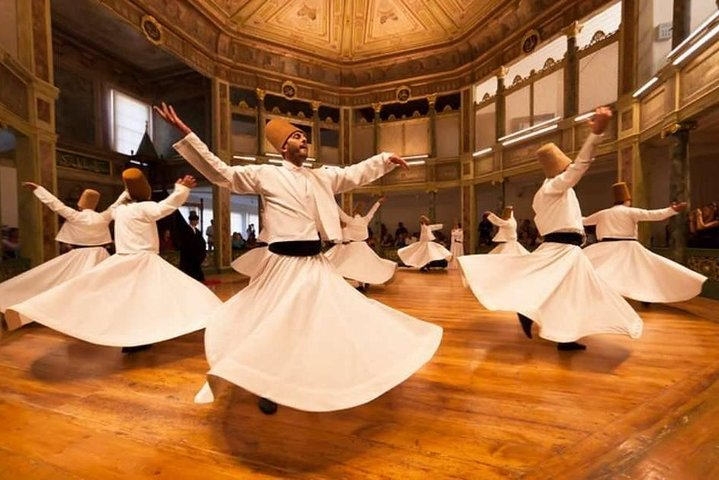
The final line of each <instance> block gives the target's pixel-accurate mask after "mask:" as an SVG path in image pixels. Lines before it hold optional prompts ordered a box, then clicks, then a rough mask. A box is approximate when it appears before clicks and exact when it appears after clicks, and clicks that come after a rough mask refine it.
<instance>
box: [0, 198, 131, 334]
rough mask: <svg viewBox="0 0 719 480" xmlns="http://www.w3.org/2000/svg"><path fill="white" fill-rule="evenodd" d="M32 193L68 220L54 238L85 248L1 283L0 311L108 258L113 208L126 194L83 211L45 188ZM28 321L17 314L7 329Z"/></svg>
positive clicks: (76, 249) (71, 251)
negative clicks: (99, 207)
mask: <svg viewBox="0 0 719 480" xmlns="http://www.w3.org/2000/svg"><path fill="white" fill-rule="evenodd" d="M33 193H34V194H35V196H36V197H37V198H38V199H40V201H41V202H42V203H44V204H45V205H47V207H48V208H50V210H52V211H53V212H55V213H57V214H58V215H60V216H61V217H63V218H64V219H65V223H63V225H62V227H60V231H59V232H58V234H57V236H56V237H55V240H57V241H58V242H63V243H67V244H70V245H77V246H82V247H84V248H74V249H72V250H70V251H69V252H67V253H65V254H63V255H59V256H57V257H55V258H53V259H52V260H49V261H47V262H45V263H43V264H40V265H38V266H37V267H35V268H33V269H31V270H28V271H27V272H23V273H21V274H20V275H18V276H16V277H13V278H11V279H9V280H6V281H5V282H3V283H0V313H5V310H7V309H8V308H9V307H10V306H12V305H15V304H16V303H21V302H24V301H25V300H27V299H29V298H32V297H34V296H35V295H38V294H40V293H43V292H45V291H47V290H49V289H51V288H53V287H55V286H57V285H60V284H61V283H63V282H66V281H67V280H70V279H71V278H74V277H76V276H78V275H80V274H81V273H83V272H86V271H87V270H89V269H91V268H92V267H94V266H95V265H97V264H98V263H100V262H102V261H103V260H105V259H107V258H109V257H110V254H109V253H108V252H107V249H106V248H105V247H104V246H103V245H106V244H108V243H111V242H112V238H111V237H110V229H109V228H108V224H109V223H110V221H111V220H112V210H113V209H114V208H115V207H117V205H119V203H120V202H122V201H123V200H124V199H125V196H124V195H120V197H119V198H118V199H117V200H116V201H115V203H113V204H112V205H111V206H110V207H109V208H107V209H106V210H105V211H103V212H96V211H95V210H91V209H84V210H81V211H80V210H75V209H74V208H71V207H68V206H67V205H65V204H64V203H62V201H60V200H59V199H58V198H56V197H55V196H54V195H53V194H51V193H50V192H48V191H47V190H46V189H45V188H43V187H37V188H36V189H35V190H34V191H33ZM18 320H19V322H18ZM28 321H29V320H27V319H22V318H18V317H14V319H13V320H12V321H10V320H8V328H9V329H11V330H12V329H15V328H18V327H20V326H21V325H24V324H25V323H27V322H28Z"/></svg>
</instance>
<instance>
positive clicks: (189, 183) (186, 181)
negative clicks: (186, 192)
mask: <svg viewBox="0 0 719 480" xmlns="http://www.w3.org/2000/svg"><path fill="white" fill-rule="evenodd" d="M175 183H179V184H180V185H184V186H186V187H187V188H195V187H196V186H197V180H195V177H193V176H192V175H185V176H184V177H182V178H178V179H177V181H176V182H175Z"/></svg>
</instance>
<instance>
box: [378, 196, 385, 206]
mask: <svg viewBox="0 0 719 480" xmlns="http://www.w3.org/2000/svg"><path fill="white" fill-rule="evenodd" d="M385 200H387V197H384V196H382V197H379V198H378V199H377V201H378V202H379V204H380V205H382V204H383V203H384V202H385Z"/></svg>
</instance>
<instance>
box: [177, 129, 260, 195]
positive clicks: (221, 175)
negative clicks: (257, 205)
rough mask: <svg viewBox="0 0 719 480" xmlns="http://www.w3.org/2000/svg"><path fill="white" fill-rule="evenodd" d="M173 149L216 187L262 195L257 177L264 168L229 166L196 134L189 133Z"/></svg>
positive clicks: (257, 166) (256, 166)
mask: <svg viewBox="0 0 719 480" xmlns="http://www.w3.org/2000/svg"><path fill="white" fill-rule="evenodd" d="M173 147H174V148H175V150H177V152H178V153H179V154H180V155H182V157H183V158H184V159H185V160H187V162H188V163H189V164H190V165H192V166H193V167H195V168H196V169H197V171H198V172H200V173H201V174H202V175H203V176H204V177H205V178H206V179H207V180H209V181H210V182H212V183H214V184H215V185H218V186H220V187H225V188H229V189H231V190H232V191H233V192H236V193H261V192H260V191H259V189H260V187H259V184H258V178H257V177H258V171H259V170H260V169H261V168H263V166H262V165H247V166H244V167H240V166H236V167H232V166H230V165H227V164H226V163H225V162H223V161H222V160H221V159H220V158H219V157H218V156H217V155H215V154H214V153H212V152H211V151H210V149H209V148H208V147H207V145H205V143H204V142H203V141H202V140H200V138H199V137H198V136H197V135H195V134H194V133H189V134H188V135H187V136H186V137H185V138H183V139H182V140H180V141H179V142H177V143H175V144H174V145H173Z"/></svg>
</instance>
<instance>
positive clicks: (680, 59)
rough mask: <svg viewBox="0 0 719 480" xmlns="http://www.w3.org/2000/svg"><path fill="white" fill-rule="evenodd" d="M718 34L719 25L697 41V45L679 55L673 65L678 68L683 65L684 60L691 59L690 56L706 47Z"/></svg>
mask: <svg viewBox="0 0 719 480" xmlns="http://www.w3.org/2000/svg"><path fill="white" fill-rule="evenodd" d="M717 33H719V24H718V25H714V28H712V29H711V30H709V31H708V32H707V33H706V35H704V36H703V37H701V38H700V39H699V40H697V43H695V44H694V45H692V46H691V47H689V48H687V49H686V51H685V52H684V53H682V54H681V55H679V56H678V57H677V58H676V59H674V61H673V62H672V65H674V66H677V65H679V64H680V63H682V62H683V61H684V60H686V59H687V58H688V57H689V55H691V54H692V53H694V52H696V51H697V50H699V47H701V46H702V45H704V44H705V43H707V42H708V41H709V40H711V39H712V37H714V36H715V35H716V34H717Z"/></svg>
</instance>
